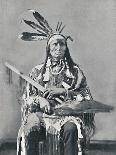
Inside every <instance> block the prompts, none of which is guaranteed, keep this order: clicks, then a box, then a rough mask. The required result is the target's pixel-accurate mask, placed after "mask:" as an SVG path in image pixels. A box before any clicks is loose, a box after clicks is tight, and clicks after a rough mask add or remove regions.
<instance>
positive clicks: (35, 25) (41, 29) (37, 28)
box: [23, 20, 48, 34]
mask: <svg viewBox="0 0 116 155" xmlns="http://www.w3.org/2000/svg"><path fill="white" fill-rule="evenodd" d="M23 21H24V22H25V23H26V24H27V25H29V26H30V27H32V28H33V29H35V30H36V31H38V32H39V33H42V34H47V33H48V30H46V29H44V28H42V27H41V26H39V25H37V24H35V23H34V22H31V21H29V20H23Z"/></svg>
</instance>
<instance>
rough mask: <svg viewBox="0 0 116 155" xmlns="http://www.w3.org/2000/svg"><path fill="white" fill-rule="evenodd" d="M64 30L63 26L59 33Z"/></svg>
mask: <svg viewBox="0 0 116 155" xmlns="http://www.w3.org/2000/svg"><path fill="white" fill-rule="evenodd" d="M64 28H65V25H64V26H63V27H62V28H61V30H60V31H59V33H61V32H62V31H63V29H64Z"/></svg>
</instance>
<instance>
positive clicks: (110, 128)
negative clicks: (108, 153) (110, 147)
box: [0, 0, 116, 140]
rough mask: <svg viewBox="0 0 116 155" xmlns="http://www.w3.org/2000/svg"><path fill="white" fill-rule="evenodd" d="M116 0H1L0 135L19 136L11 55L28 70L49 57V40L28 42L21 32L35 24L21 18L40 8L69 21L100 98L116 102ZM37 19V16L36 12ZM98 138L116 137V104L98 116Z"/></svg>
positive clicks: (75, 53) (75, 49)
mask: <svg viewBox="0 0 116 155" xmlns="http://www.w3.org/2000/svg"><path fill="white" fill-rule="evenodd" d="M115 8H116V1H115V0H20V1H18V0H0V86H1V88H0V140H2V139H16V137H17V132H18V129H19V127H20V123H21V120H20V105H19V104H18V103H17V99H16V85H15V86H9V85H7V84H6V76H5V72H4V70H5V69H4V66H3V64H4V62H5V61H6V60H7V61H8V62H11V63H12V64H13V65H15V66H16V67H17V68H19V69H20V70H21V71H22V72H24V73H26V74H28V73H29V71H30V70H31V69H32V68H33V67H34V66H35V65H37V64H39V63H41V62H43V61H44V59H45V49H46V48H45V47H46V41H37V42H24V41H22V40H20V39H18V35H19V34H20V33H21V32H22V31H24V30H27V29H28V30H31V28H29V27H28V26H25V25H23V23H21V21H20V19H21V18H24V17H27V16H28V18H27V19H29V18H30V19H31V18H32V17H31V15H29V14H27V11H26V10H27V9H36V10H37V11H38V12H40V13H41V14H42V15H43V16H44V17H45V18H46V19H47V20H48V22H49V24H50V25H51V27H53V29H55V28H56V25H57V22H58V21H62V22H63V23H64V24H66V28H65V30H64V34H66V35H71V37H72V38H73V39H74V41H73V42H71V41H68V46H69V50H70V53H71V56H72V58H73V59H74V61H75V62H76V63H77V64H79V65H80V67H81V69H82V70H83V71H84V74H85V76H86V77H87V81H88V85H89V87H90V90H91V93H92V95H93V98H94V99H95V100H98V101H101V102H102V103H105V104H108V105H113V106H114V107H116V35H115V33H116V10H115ZM33 19H34V18H33ZM95 122H96V134H95V135H94V137H93V139H98V140H116V110H114V111H113V112H112V113H102V114H101V113H100V114H97V115H96V117H95Z"/></svg>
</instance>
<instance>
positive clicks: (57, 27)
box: [56, 22, 59, 32]
mask: <svg viewBox="0 0 116 155" xmlns="http://www.w3.org/2000/svg"><path fill="white" fill-rule="evenodd" d="M58 26H59V22H58V23H57V26H56V32H57V30H58Z"/></svg>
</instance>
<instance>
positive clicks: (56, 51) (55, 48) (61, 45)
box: [49, 38, 66, 60]
mask: <svg viewBox="0 0 116 155" xmlns="http://www.w3.org/2000/svg"><path fill="white" fill-rule="evenodd" d="M49 46H50V54H51V56H52V58H53V59H56V60H59V59H62V58H63V57H64V54H65V51H66V42H65V40H64V39H57V38H56V39H54V40H52V41H51V43H50V45H49Z"/></svg>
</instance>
